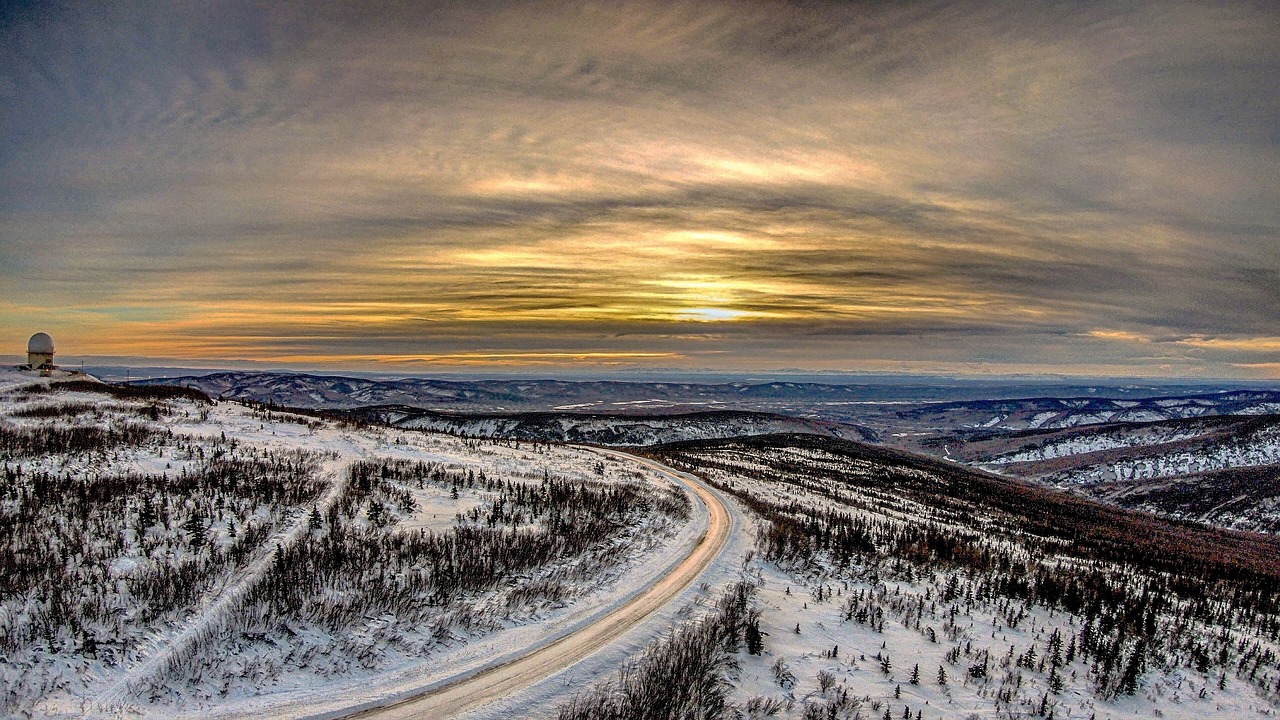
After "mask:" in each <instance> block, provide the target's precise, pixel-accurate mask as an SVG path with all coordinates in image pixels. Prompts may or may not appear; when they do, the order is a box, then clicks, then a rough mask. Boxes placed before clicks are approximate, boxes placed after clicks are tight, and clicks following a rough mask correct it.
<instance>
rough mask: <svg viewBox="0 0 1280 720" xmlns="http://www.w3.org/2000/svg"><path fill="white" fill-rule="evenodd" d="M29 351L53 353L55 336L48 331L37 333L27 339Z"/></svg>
mask: <svg viewBox="0 0 1280 720" xmlns="http://www.w3.org/2000/svg"><path fill="white" fill-rule="evenodd" d="M27 352H29V353H50V354H52V353H53V338H51V337H49V335H48V333H36V334H35V335H32V336H31V339H30V340H28V341H27Z"/></svg>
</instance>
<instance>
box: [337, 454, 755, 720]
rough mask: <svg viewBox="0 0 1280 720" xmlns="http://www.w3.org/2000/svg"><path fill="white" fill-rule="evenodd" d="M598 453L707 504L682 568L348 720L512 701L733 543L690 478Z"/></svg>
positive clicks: (445, 712) (433, 714) (672, 592)
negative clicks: (545, 640) (509, 651)
mask: <svg viewBox="0 0 1280 720" xmlns="http://www.w3.org/2000/svg"><path fill="white" fill-rule="evenodd" d="M593 449H594V450H595V451H596V452H599V453H602V454H606V455H611V456H614V457H617V458H621V459H625V460H628V461H631V462H638V463H640V464H642V465H645V466H647V467H649V468H651V469H653V470H656V471H658V472H660V473H662V474H663V475H666V476H667V477H669V478H671V479H672V480H675V481H676V482H678V483H680V484H682V485H684V486H685V487H687V488H689V489H690V490H691V491H692V492H693V493H694V494H695V495H697V496H698V498H699V499H701V500H702V502H703V503H704V504H705V505H706V508H707V512H708V514H709V516H710V517H709V518H708V522H707V530H706V532H705V533H704V534H703V535H702V537H701V538H700V539H699V540H698V543H697V544H696V545H695V546H694V548H693V550H692V551H690V553H689V554H688V555H687V556H686V557H685V559H684V560H683V561H681V562H680V564H678V565H676V566H675V567H674V568H672V570H671V571H670V572H669V573H667V574H666V575H664V576H663V577H661V578H659V579H658V580H657V581H656V582H654V583H653V584H652V585H650V586H649V587H648V589H646V590H644V591H642V592H641V593H639V594H637V595H635V596H634V597H632V598H631V600H629V601H628V602H627V603H626V604H624V605H621V606H619V607H617V608H615V609H614V610H612V611H611V612H609V613H608V614H607V615H605V616H603V617H601V618H600V619H599V620H597V621H595V622H593V623H591V624H590V625H587V626H585V627H582V628H579V629H578V630H575V631H574V632H572V633H570V634H568V635H565V636H564V637H561V638H559V639H557V640H555V641H554V642H552V643H550V644H548V645H544V646H542V647H539V648H537V649H536V650H533V651H532V652H529V653H527V654H524V655H521V656H519V657H516V658H512V659H511V660H509V661H507V662H504V663H502V664H500V665H494V666H490V667H487V668H485V669H483V670H480V671H479V672H476V673H473V674H470V675H465V676H463V677H459V678H457V679H454V680H449V681H445V683H444V684H441V685H436V686H435V687H432V688H430V689H429V690H427V692H425V693H423V694H421V695H417V696H414V697H411V698H405V699H403V700H399V701H396V702H394V703H391V704H389V705H385V706H382V707H378V708H371V709H368V710H364V711H361V712H358V713H355V714H353V715H350V716H348V717H350V718H359V719H360V720H408V719H409V718H432V719H433V720H434V719H435V718H447V717H453V716H455V715H461V714H462V713H465V712H468V711H471V710H474V709H476V708H479V707H481V706H482V705H486V704H488V703H490V702H493V701H495V700H500V699H502V698H505V697H509V696H510V695H512V694H513V693H515V692H517V691H519V690H522V689H524V688H526V687H529V686H531V685H533V684H534V683H536V682H538V681H540V680H542V679H544V678H547V677H550V676H551V675H554V674H555V673H558V672H560V671H561V670H563V669H565V668H567V667H569V666H571V665H573V664H574V663H576V662H578V661H579V660H581V659H583V658H585V657H587V656H588V655H590V654H591V653H593V652H595V651H596V650H598V649H600V648H601V647H603V646H605V645H607V644H608V643H609V642H611V641H613V640H614V639H616V638H618V637H619V636H621V635H622V634H623V633H625V632H627V631H628V630H630V629H631V628H633V627H635V626H636V625H638V624H640V623H641V622H642V621H644V619H645V618H647V617H648V616H649V615H651V614H652V613H654V612H655V611H657V610H659V609H660V608H662V607H663V606H664V605H666V604H667V603H668V602H670V601H671V600H672V599H673V598H675V597H676V596H677V595H678V594H680V592H681V591H682V590H684V589H685V588H687V587H688V586H689V585H690V584H692V583H693V581H694V580H696V579H697V578H698V576H699V575H701V574H702V572H703V571H704V570H706V569H707V567H708V566H709V565H710V564H711V562H712V561H713V560H715V559H716V557H717V556H719V554H720V551H721V550H723V549H724V547H725V545H726V544H727V543H728V541H729V535H730V531H731V529H732V521H731V519H730V515H729V510H728V508H726V507H725V505H724V503H723V502H722V501H721V500H720V498H719V496H718V495H717V494H716V493H715V492H714V491H712V490H711V489H710V488H708V487H706V486H705V485H703V484H702V483H701V482H699V481H698V480H696V479H694V478H693V477H692V476H689V475H685V474H683V473H679V472H677V471H675V470H672V469H671V468H668V467H666V466H665V465H661V464H659V463H657V462H654V461H652V460H648V459H646V458H641V457H637V456H635V455H631V454H628V453H624V452H619V451H617V450H601V449H595V448H593Z"/></svg>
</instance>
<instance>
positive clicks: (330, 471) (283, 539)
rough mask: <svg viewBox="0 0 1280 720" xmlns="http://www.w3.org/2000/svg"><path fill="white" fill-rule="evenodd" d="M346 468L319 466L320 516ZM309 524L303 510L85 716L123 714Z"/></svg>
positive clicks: (157, 643) (333, 498)
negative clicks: (326, 480)
mask: <svg viewBox="0 0 1280 720" xmlns="http://www.w3.org/2000/svg"><path fill="white" fill-rule="evenodd" d="M347 469H348V466H347V465H346V464H345V463H340V462H337V461H329V462H326V463H324V464H323V465H322V467H321V469H320V470H319V472H320V473H321V474H324V475H329V476H330V477H331V478H332V479H333V482H332V483H331V484H330V486H329V490H328V492H326V493H325V494H324V497H322V498H321V499H320V501H319V503H318V504H317V507H318V508H319V510H320V513H321V514H324V513H325V512H327V511H328V509H329V507H330V506H331V505H333V503H335V502H337V500H338V497H339V496H341V495H342V491H343V490H345V489H346V487H347V477H348V471H347ZM308 522H309V521H308V514H307V513H305V512H302V513H299V514H298V517H297V519H296V520H294V522H293V524H292V525H290V526H289V527H287V528H285V529H284V530H281V531H278V532H277V533H276V534H275V535H274V536H272V537H271V539H269V540H268V541H267V542H266V543H264V544H263V545H262V547H261V548H259V549H258V551H257V552H256V553H255V554H254V556H253V559H252V560H251V561H250V562H249V563H248V564H247V565H245V566H244V567H243V568H241V569H240V570H238V571H237V572H236V574H235V575H234V576H233V577H232V578H231V579H229V580H228V581H227V583H226V585H225V586H224V587H222V589H221V590H220V591H218V592H215V593H213V594H211V595H208V596H206V597H204V598H203V599H202V600H201V601H200V603H199V604H198V605H197V606H196V607H195V608H193V609H192V612H191V615H190V616H189V617H188V619H187V620H186V622H185V623H183V625H182V626H181V627H180V628H178V629H177V630H175V631H173V632H171V633H169V634H168V635H165V636H163V637H161V638H159V639H157V640H155V641H153V649H152V650H151V652H150V654H148V655H147V656H146V657H144V658H143V659H142V660H140V661H139V662H138V663H137V664H136V665H134V666H133V667H131V668H129V670H128V671H127V672H125V673H124V674H122V675H121V676H120V677H118V678H116V679H115V680H114V681H112V682H111V684H109V685H107V686H106V687H105V688H103V689H102V690H101V691H99V693H98V694H97V695H96V696H95V697H94V698H93V699H92V700H91V701H90V702H89V703H88V704H87V705H86V707H85V710H84V715H85V716H87V717H102V716H114V715H116V714H118V713H120V712H123V710H122V708H123V707H124V706H125V705H126V703H127V700H128V695H129V692H130V690H131V688H132V687H133V686H134V685H136V684H137V683H139V682H141V681H143V680H145V679H147V678H149V677H151V676H153V675H154V674H155V673H157V672H158V671H159V670H160V669H161V668H163V667H164V666H165V665H166V664H168V663H169V662H170V661H172V660H173V659H174V658H176V657H178V656H179V655H181V654H182V653H183V652H185V651H186V650H187V648H188V646H189V645H191V643H193V642H195V641H196V640H197V639H199V637H200V636H201V634H202V633H204V632H205V631H207V630H208V629H209V628H210V627H212V626H213V625H214V623H216V622H218V621H219V620H221V619H223V618H224V617H226V615H227V614H228V613H230V612H231V611H233V610H234V609H235V608H236V607H238V606H239V604H240V601H241V600H242V599H243V598H244V596H245V594H246V593H248V592H249V589H250V588H252V587H253V585H254V584H255V583H257V582H258V581H259V580H261V579H262V578H263V576H265V575H266V573H267V571H268V570H270V569H271V563H272V562H274V561H275V552H276V550H277V549H278V548H287V547H291V546H293V545H294V544H295V543H297V542H298V541H299V540H301V539H302V536H303V535H304V534H305V533H306V532H308V528H309V525H308Z"/></svg>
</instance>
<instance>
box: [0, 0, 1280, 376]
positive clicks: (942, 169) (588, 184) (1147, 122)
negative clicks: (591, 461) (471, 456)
mask: <svg viewBox="0 0 1280 720" xmlns="http://www.w3.org/2000/svg"><path fill="white" fill-rule="evenodd" d="M34 5H35V6H36V7H35V8H21V7H20V8H17V9H13V8H8V9H5V10H3V11H0V340H2V341H3V343H4V345H5V346H6V347H9V346H13V347H12V348H11V349H9V350H4V351H3V352H4V353H5V354H9V353H13V352H16V351H20V350H22V349H23V343H24V342H25V339H26V337H27V336H28V335H29V334H30V333H31V332H34V331H35V330H45V331H48V332H49V333H50V334H52V335H53V336H54V338H55V340H57V342H58V344H59V348H58V349H59V351H60V352H61V353H63V354H65V355H94V356H146V357H153V358H176V359H179V360H184V361H190V362H193V363H194V362H202V363H209V362H215V363H216V362H217V361H224V360H233V359H249V360H258V361H262V362H268V363H273V364H276V365H292V366H297V367H333V368H345V369H361V370H381V371H388V370H398V369H403V370H404V371H406V372H409V371H430V370H432V369H442V368H452V369H456V368H482V369H495V368H496V369H503V368H507V369H512V370H516V369H519V370H529V369H531V368H532V369H535V370H536V369H538V368H552V367H554V368H560V369H563V368H570V369H582V370H591V369H602V368H605V369H607V368H652V367H662V368H716V369H722V370H727V369H741V370H757V371H758V370H764V369H773V368H804V369H810V370H818V369H833V370H848V371H863V370H866V371H896V372H901V371H908V372H951V373H975V372H1000V373H1011V372H1027V373H1070V374H1094V375H1128V376H1131V375H1152V376H1205V377H1270V378H1275V377H1280V42H1277V40H1276V39H1277V38H1280V11H1278V10H1277V8H1276V6H1275V5H1274V4H1272V3H1268V2H1259V3H1243V2H1241V3H1230V2H1228V3H1221V4H1217V5H1216V6H1214V7H1208V5H1209V4H1208V3H1187V4H1180V3H1177V2H1153V3H1140V2H1126V3H1117V4H1112V5H1100V4H1097V3H1083V2H1082V3H1077V4H1073V3H1067V4H1060V5H1056V6H1054V7H1052V8H1048V7H1041V6H1042V5H1045V6H1047V3H1022V2H1011V3H1008V4H1000V3H990V2H982V3H977V2H974V3H953V2H938V3H923V2H922V3H915V4H907V3H887V4H885V6H884V7H883V8H880V9H875V8H871V7H870V6H864V4H863V3H829V4H828V3H820V2H819V3H797V4H785V3H769V2H735V3H724V4H717V3H714V2H696V3H688V4H680V3H672V2H666V1H664V2H656V3H653V4H651V5H646V4H644V3H639V2H626V3H621V2H619V3H616V4H609V3H600V2H586V3H581V4H578V3H569V2H555V3H519V4H516V3H486V2H458V3H448V4H445V3H441V4H436V5H425V6H419V4H417V3H413V4H407V6H406V7H405V8H403V9H388V8H382V9H379V10H377V11H371V10H370V9H369V8H367V7H365V5H366V4H365V3H352V4H351V5H349V6H347V7H343V6H341V5H339V4H337V3H316V4H312V5H303V4H285V3H262V4H261V5H258V4H237V3H204V2H198V3H191V4H189V5H186V6H184V5H183V4H182V3H174V2H164V3H157V4H154V5H140V4H129V3H68V4H66V5H59V4H56V3H36V4H34ZM211 5H216V6H217V7H210V6H211Z"/></svg>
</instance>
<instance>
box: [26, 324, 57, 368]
mask: <svg viewBox="0 0 1280 720" xmlns="http://www.w3.org/2000/svg"><path fill="white" fill-rule="evenodd" d="M27 365H29V366H31V369H32V370H52V369H53V368H54V367H56V366H55V365H54V364H53V338H51V337H49V335H48V333H42V332H38V333H36V334H35V335H32V336H31V339H30V340H28V341H27Z"/></svg>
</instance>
